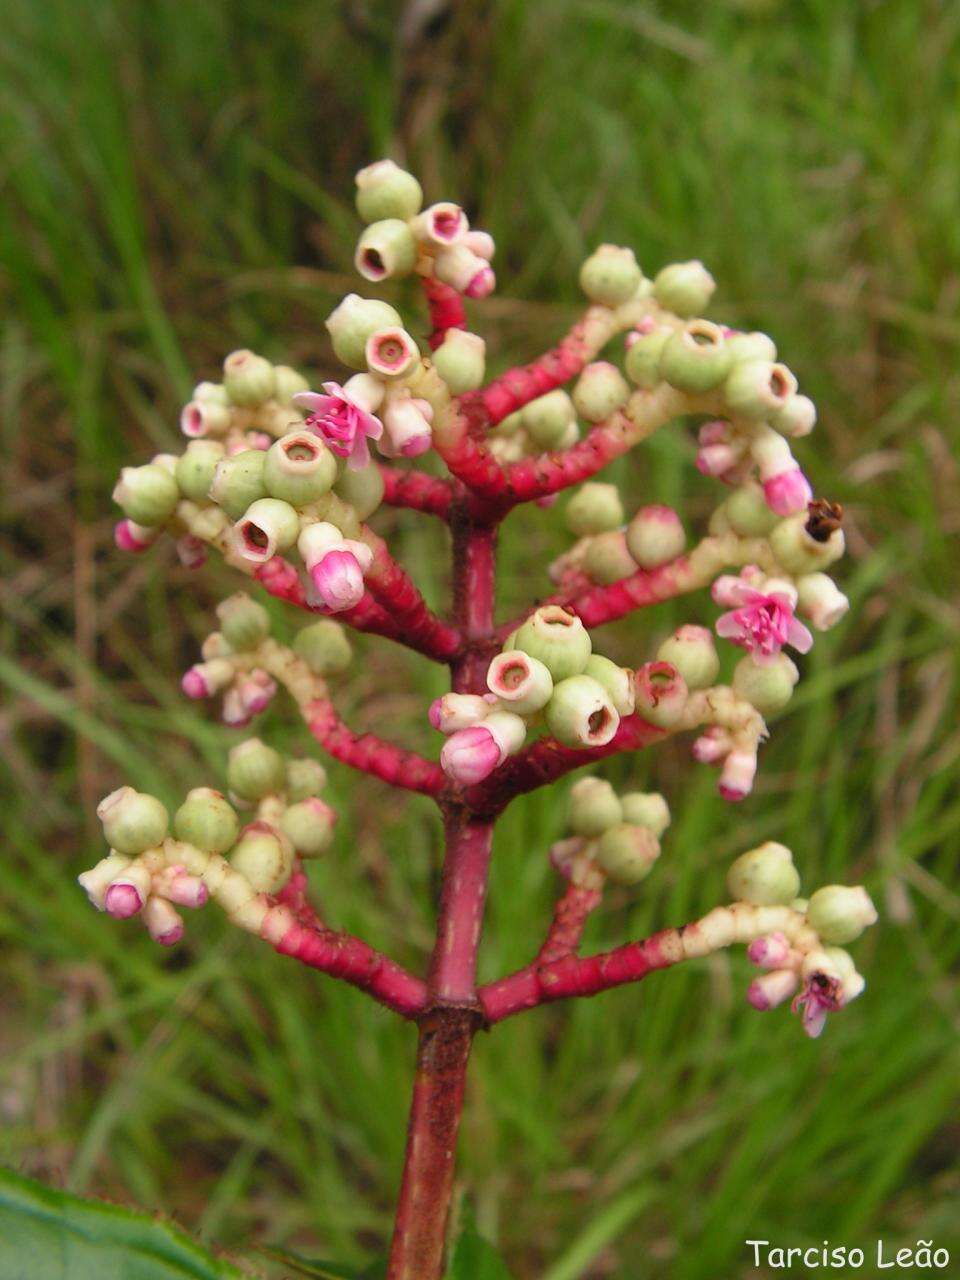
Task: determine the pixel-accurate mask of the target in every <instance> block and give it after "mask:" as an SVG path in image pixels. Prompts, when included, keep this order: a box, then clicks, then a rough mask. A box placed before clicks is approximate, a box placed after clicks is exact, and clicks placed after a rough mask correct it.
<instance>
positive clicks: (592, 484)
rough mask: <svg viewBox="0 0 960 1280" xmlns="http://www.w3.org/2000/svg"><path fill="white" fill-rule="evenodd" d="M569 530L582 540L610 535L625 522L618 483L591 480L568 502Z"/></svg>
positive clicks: (566, 513) (566, 512)
mask: <svg viewBox="0 0 960 1280" xmlns="http://www.w3.org/2000/svg"><path fill="white" fill-rule="evenodd" d="M564 517H565V519H566V523H567V528H568V529H569V530H570V532H571V533H574V534H576V535H577V537H578V538H583V537H586V536H588V535H590V534H595V533H610V532H611V531H612V530H614V529H618V528H619V527H620V525H622V524H623V521H624V518H625V517H624V510H623V503H622V501H621V500H620V491H619V489H618V488H617V486H616V485H615V484H600V483H599V482H598V481H595V480H592V481H588V483H587V484H583V485H581V486H580V488H579V489H578V490H577V492H576V493H575V494H574V495H573V497H572V498H571V499H570V501H569V502H568V503H567V507H566V511H565V512H564Z"/></svg>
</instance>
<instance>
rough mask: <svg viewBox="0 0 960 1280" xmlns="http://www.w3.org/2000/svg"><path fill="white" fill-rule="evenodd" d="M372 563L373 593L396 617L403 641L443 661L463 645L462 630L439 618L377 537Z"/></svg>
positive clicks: (369, 580)
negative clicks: (461, 641)
mask: <svg viewBox="0 0 960 1280" xmlns="http://www.w3.org/2000/svg"><path fill="white" fill-rule="evenodd" d="M376 541H377V546H376V549H375V550H374V555H373V564H372V565H371V566H370V569H369V570H368V571H367V577H366V581H367V586H368V587H369V589H370V594H371V595H372V596H374V598H375V599H376V600H377V602H378V603H379V604H380V605H381V606H382V607H383V608H384V609H385V610H386V612H387V614H388V616H389V617H390V618H391V619H393V621H394V623H395V625H396V626H397V628H398V630H399V631H400V633H401V634H402V636H403V638H404V642H405V643H406V644H409V645H410V646H411V648H415V649H417V650H419V652H420V653H423V654H426V655H427V656H428V657H431V658H437V659H438V660H439V661H441V662H444V661H446V660H448V659H449V658H452V657H453V655H454V654H455V653H457V651H458V650H459V648H460V639H461V638H460V632H459V631H458V630H457V628H456V627H451V626H450V624H449V623H447V622H444V621H443V619H442V618H438V617H437V615H436V614H435V613H433V611H432V610H431V609H430V608H429V606H428V605H427V602H426V601H425V600H424V598H423V596H422V595H421V594H420V592H419V591H418V590H417V588H416V586H415V585H414V582H413V580H412V578H410V576H409V575H408V574H407V573H406V572H405V570H403V569H401V567H400V566H399V565H398V564H397V562H396V561H395V560H394V559H393V557H392V556H391V555H390V554H389V552H388V551H387V550H386V547H385V546H384V545H383V544H382V543H381V541H380V539H379V538H378V539H377V540H376Z"/></svg>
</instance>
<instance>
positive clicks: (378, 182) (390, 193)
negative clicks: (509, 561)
mask: <svg viewBox="0 0 960 1280" xmlns="http://www.w3.org/2000/svg"><path fill="white" fill-rule="evenodd" d="M356 182H357V197H356V202H357V212H358V213H359V214H360V217H361V218H362V219H363V220H364V222H377V221H378V220H379V219H381V218H403V219H404V220H405V221H406V220H407V219H409V218H412V217H414V216H415V215H416V214H417V213H419V211H420V206H421V205H422V204H423V191H422V189H421V187H420V183H419V182H418V181H417V180H416V178H415V177H414V176H413V174H412V173H407V172H406V170H405V169H401V168H400V167H399V165H396V164H394V162H393V161H392V160H378V161H377V162H376V163H375V164H368V165H367V166H366V168H365V169H361V170H360V172H359V173H358V174H357V178H356Z"/></svg>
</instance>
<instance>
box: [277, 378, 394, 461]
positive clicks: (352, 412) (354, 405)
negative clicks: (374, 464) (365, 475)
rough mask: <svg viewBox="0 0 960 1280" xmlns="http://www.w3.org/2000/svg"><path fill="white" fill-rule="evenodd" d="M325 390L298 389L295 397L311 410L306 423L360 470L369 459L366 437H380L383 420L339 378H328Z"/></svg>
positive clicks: (339, 455)
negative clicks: (320, 391)
mask: <svg viewBox="0 0 960 1280" xmlns="http://www.w3.org/2000/svg"><path fill="white" fill-rule="evenodd" d="M323 390H324V393H325V394H324V395H319V394H318V393H317V392H315V391H298V392H297V394H296V395H295V396H294V397H293V399H294V400H295V401H296V403H297V404H299V405H302V406H303V407H304V408H305V409H308V410H309V411H310V412H309V415H308V417H307V421H306V426H307V427H309V428H310V429H311V430H313V431H316V433H317V434H318V435H319V436H321V437H322V439H323V440H325V441H326V443H327V444H328V445H329V446H330V448H331V449H332V450H333V452H334V453H335V454H336V455H337V456H338V457H340V458H346V459H347V466H348V467H349V468H350V469H351V471H359V470H361V468H363V467H365V466H367V465H368V463H369V462H370V449H369V446H368V445H367V439H368V438H369V439H370V440H379V439H380V437H381V436H382V435H383V423H382V422H381V421H380V419H379V418H377V417H376V416H375V415H374V414H372V413H369V412H368V411H367V410H366V409H364V407H363V406H362V405H361V404H359V403H358V402H357V401H356V400H353V399H351V397H350V396H349V395H348V393H347V392H346V390H345V389H344V388H343V387H341V386H340V384H339V382H325V383H324V384H323Z"/></svg>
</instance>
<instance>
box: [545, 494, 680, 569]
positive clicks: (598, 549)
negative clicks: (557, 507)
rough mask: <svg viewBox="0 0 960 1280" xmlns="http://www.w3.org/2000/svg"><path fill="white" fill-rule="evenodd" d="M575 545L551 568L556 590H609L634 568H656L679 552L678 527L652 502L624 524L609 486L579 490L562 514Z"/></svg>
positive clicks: (664, 508)
mask: <svg viewBox="0 0 960 1280" xmlns="http://www.w3.org/2000/svg"><path fill="white" fill-rule="evenodd" d="M564 515H565V518H566V523H567V528H568V529H569V530H570V532H571V533H573V534H575V535H576V536H577V542H575V543H574V545H573V546H572V547H571V548H570V549H569V550H568V551H566V552H565V553H564V554H563V555H562V556H560V557H559V558H558V559H557V560H555V561H554V562H553V564H552V565H551V566H550V576H551V578H552V579H553V581H554V582H556V583H557V585H558V586H564V587H576V586H577V585H579V584H581V583H584V584H586V583H598V584H600V585H602V586H609V585H610V584H611V583H614V582H619V581H620V580H621V579H623V578H629V577H630V576H631V575H633V574H635V573H636V572H637V570H638V569H659V568H660V567H661V566H662V565H665V564H669V563H670V562H671V561H672V560H675V559H677V557H678V556H680V555H681V554H682V553H683V550H684V548H685V546H686V543H687V538H686V534H685V532H684V528H683V523H682V521H681V519H680V517H679V516H678V515H677V513H676V511H674V510H673V508H672V507H667V506H664V505H663V504H662V503H651V504H649V505H648V506H645V507H641V508H640V509H639V511H637V512H636V514H635V515H634V516H633V518H632V519H631V520H630V521H629V522H628V523H624V510H623V502H622V501H621V498H620V493H619V491H618V489H617V487H616V485H613V484H601V483H599V482H597V481H591V482H589V483H588V484H585V485H581V487H580V488H579V489H578V490H577V492H576V493H575V494H574V495H573V497H572V498H571V499H570V501H569V502H568V503H567V507H566V511H565V512H564Z"/></svg>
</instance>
